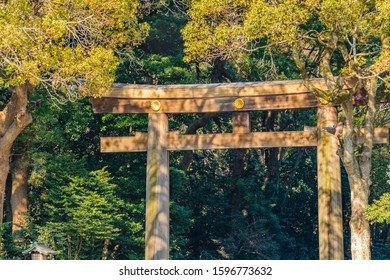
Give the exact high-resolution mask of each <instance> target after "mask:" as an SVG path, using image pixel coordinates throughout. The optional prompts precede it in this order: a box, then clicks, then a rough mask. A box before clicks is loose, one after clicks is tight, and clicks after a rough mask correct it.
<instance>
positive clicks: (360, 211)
mask: <svg viewBox="0 0 390 280" xmlns="http://www.w3.org/2000/svg"><path fill="white" fill-rule="evenodd" d="M376 79H377V78H371V79H368V80H367V81H366V82H365V85H364V87H365V90H366V92H367V100H368V102H367V112H366V116H365V118H364V144H363V147H362V150H361V153H360V156H359V161H358V159H357V158H356V157H355V144H354V141H353V139H354V130H353V108H352V101H351V100H347V101H345V102H344V103H343V104H342V107H343V111H344V113H345V121H344V127H343V135H342V149H343V151H342V159H343V163H344V166H345V169H346V171H347V174H348V180H349V185H350V188H351V212H352V213H351V221H350V228H351V253H352V259H353V260H369V259H371V251H370V245H371V233H370V225H369V223H368V222H367V221H366V219H365V218H364V211H365V208H366V207H367V206H368V197H369V195H370V189H369V188H370V185H371V180H370V174H371V155H372V146H373V135H374V119H375V111H376V108H375V97H376V91H377V80H376Z"/></svg>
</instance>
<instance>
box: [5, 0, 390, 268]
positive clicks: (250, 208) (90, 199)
mask: <svg viewBox="0 0 390 280" xmlns="http://www.w3.org/2000/svg"><path fill="white" fill-rule="evenodd" d="M141 2H142V1H141ZM144 2H145V3H146V2H148V3H149V5H145V7H144V10H143V18H142V21H144V22H147V23H148V24H149V26H150V29H149V35H148V36H147V37H146V39H145V40H144V42H143V43H142V44H141V45H140V46H139V47H137V48H135V49H134V52H133V53H132V55H131V56H128V57H127V58H126V59H122V62H121V64H120V65H119V67H118V69H117V71H116V82H121V83H140V84H179V83H180V84H190V83H211V82H240V81H266V80H283V79H300V74H299V71H298V69H297V68H296V66H295V65H294V63H293V61H292V60H290V59H289V58H288V57H287V56H285V55H284V54H283V52H272V53H271V52H269V50H268V49H266V48H259V49H257V50H255V51H253V52H251V53H250V54H246V55H243V56H242V57H241V58H240V63H237V61H233V60H229V59H227V60H219V59H215V60H213V61H212V62H210V61H189V62H185V60H183V58H184V56H185V53H184V41H183V39H182V33H181V30H182V29H183V28H184V26H185V25H186V23H187V21H188V17H187V14H186V10H187V4H188V1H156V2H153V1H144ZM335 67H337V65H335ZM383 91H384V88H383ZM7 94H8V93H7V91H5V90H3V91H2V92H1V95H0V106H2V105H1V104H2V102H1V101H2V99H4V100H3V101H5V100H6V99H7V98H8V97H9V96H7ZM31 99H32V100H40V104H39V106H36V103H34V104H32V105H31V110H32V114H33V118H34V122H33V124H31V125H30V126H28V127H27V128H26V129H25V131H24V132H23V134H22V135H21V137H19V138H18V140H17V141H16V143H15V144H14V146H13V150H12V164H11V171H10V174H9V179H8V181H7V191H6V204H5V205H6V207H5V219H4V223H3V224H2V225H1V226H0V234H1V236H2V238H1V248H0V249H1V250H0V259H23V256H22V254H21V252H22V251H23V250H24V249H26V248H28V247H29V246H30V245H31V243H32V242H34V241H41V242H45V243H46V244H47V245H48V246H49V247H51V248H53V249H54V250H56V251H57V252H58V254H57V255H56V256H55V259H114V260H116V259H143V257H144V219H145V210H144V209H145V176H146V174H145V172H146V154H145V153H126V154H125V153H123V154H120V153H115V154H102V153H100V152H99V148H100V147H99V137H100V136H126V135H134V133H135V132H136V131H141V132H145V131H147V116H146V115H109V114H107V115H95V114H93V112H92V107H91V104H90V103H89V100H88V98H84V99H80V100H77V101H76V102H68V103H66V104H58V102H55V101H54V100H52V99H50V98H48V97H47V95H46V93H45V90H44V89H39V90H37V91H36V93H35V94H34V96H32V97H31ZM378 110H379V111H378V112H379V114H378V115H377V121H376V124H377V126H381V127H389V125H390V118H389V110H388V107H387V109H386V107H385V106H382V107H381V108H378ZM354 112H355V116H356V121H357V122H359V117H360V116H362V115H363V113H364V106H356V107H354ZM169 124H170V128H169V129H170V130H179V131H181V132H186V133H195V131H198V132H202V133H223V132H231V131H232V124H231V114H228V113H224V114H204V115H201V114H184V115H170V116H169ZM315 124H316V111H315V110H294V111H292V110H283V111H272V112H271V111H264V112H255V113H253V114H251V127H252V130H253V131H283V130H303V126H314V125H315ZM372 163H373V171H372V178H371V179H372V182H373V184H372V187H371V194H370V202H371V203H372V202H373V201H374V200H376V199H379V198H380V197H382V195H383V194H385V193H389V192H390V172H389V170H390V169H389V168H390V145H377V146H375V147H374V151H373V158H372ZM316 164H317V162H316V149H315V148H312V147H308V148H281V149H279V148H275V149H245V150H218V151H217V150H216V151H214V150H207V151H193V152H172V153H170V166H171V169H170V176H171V177H170V178H171V179H170V180H171V188H170V189H171V194H170V195H171V217H170V219H171V229H170V232H171V241H170V242H171V244H170V246H171V248H170V250H171V253H170V256H171V258H172V259H205V260H210V259H318V225H317V218H318V217H317V189H316V187H317V179H316V176H317V175H316V173H317V166H316ZM13 178H19V179H20V184H22V185H23V186H24V187H25V190H26V192H27V195H28V196H27V197H28V214H27V216H26V217H25V219H26V222H25V223H24V224H23V226H22V227H21V228H20V230H19V231H17V233H16V234H15V231H14V232H13V230H12V210H11V208H12V207H11V205H12V203H13V202H12V199H11V197H12V196H11V192H12V184H13V181H14V180H13ZM342 187H343V210H344V211H343V215H344V242H345V255H346V258H351V255H350V244H349V239H350V238H349V234H350V233H349V230H350V229H349V225H348V221H349V217H350V199H349V198H350V193H349V192H350V190H349V184H348V179H347V175H346V173H345V170H344V169H342ZM387 207H388V206H387ZM387 209H388V208H387ZM375 211H380V210H378V209H375V208H374V210H373V211H372V212H371V215H372V218H371V220H372V224H371V234H372V258H373V259H390V238H389V230H390V227H389V224H388V222H389V220H387V221H386V220H377V219H375ZM386 222H387V223H386Z"/></svg>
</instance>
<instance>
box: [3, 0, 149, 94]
mask: <svg viewBox="0 0 390 280" xmlns="http://www.w3.org/2000/svg"><path fill="white" fill-rule="evenodd" d="M138 5H139V4H138V1H136V0H107V1H100V0H63V1H54V0H46V1H28V0H9V1H7V2H6V4H4V5H2V6H1V8H0V77H1V79H2V80H1V81H2V82H1V83H0V86H5V87H8V86H13V85H18V84H24V83H26V82H28V83H30V84H32V85H34V86H37V85H41V86H44V87H46V88H47V89H48V90H50V91H51V93H58V92H62V93H65V95H71V94H73V93H74V94H79V93H80V92H81V93H83V94H91V95H101V94H103V93H104V92H105V91H106V90H107V88H108V87H109V86H110V84H111V83H112V82H113V80H114V73H115V68H116V67H117V65H118V59H117V58H116V57H115V51H116V50H119V49H120V51H121V52H122V53H123V52H128V51H131V49H132V48H133V47H134V46H135V45H137V44H140V43H141V42H142V40H143V38H144V37H145V36H146V33H147V31H148V27H147V25H145V24H139V23H138V19H137V13H138ZM72 92H73V93H72ZM76 92H77V93H76Z"/></svg>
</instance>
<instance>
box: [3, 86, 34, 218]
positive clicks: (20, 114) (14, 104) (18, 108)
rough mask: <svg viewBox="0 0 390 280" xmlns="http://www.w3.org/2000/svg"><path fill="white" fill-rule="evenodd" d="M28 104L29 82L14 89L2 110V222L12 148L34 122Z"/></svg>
mask: <svg viewBox="0 0 390 280" xmlns="http://www.w3.org/2000/svg"><path fill="white" fill-rule="evenodd" d="M27 105H28V94H27V84H24V85H21V86H17V87H15V88H14V89H13V92H12V96H11V98H10V101H9V102H8V104H7V106H6V107H5V108H4V109H3V110H2V111H1V112H0V224H2V223H3V218H4V217H3V216H4V198H5V185H6V180H7V176H8V173H9V168H10V163H9V159H10V155H11V148H12V145H13V143H14V141H15V140H16V138H17V137H18V136H19V134H20V133H21V132H22V131H23V129H24V128H25V127H26V126H27V125H29V124H30V123H31V122H32V116H31V114H30V113H28V111H27Z"/></svg>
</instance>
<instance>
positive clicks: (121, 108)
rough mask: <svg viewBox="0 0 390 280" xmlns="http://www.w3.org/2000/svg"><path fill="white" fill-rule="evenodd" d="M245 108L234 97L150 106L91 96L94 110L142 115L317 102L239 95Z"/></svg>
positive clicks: (300, 96)
mask: <svg viewBox="0 0 390 280" xmlns="http://www.w3.org/2000/svg"><path fill="white" fill-rule="evenodd" d="M241 98H242V99H243V100H244V102H245V105H244V108H242V109H236V108H235V107H234V105H233V103H234V101H235V100H236V97H218V98H196V99H159V102H160V104H161V109H160V110H159V111H158V112H154V111H153V110H152V109H151V103H152V101H153V99H125V98H106V97H105V98H92V99H91V103H92V105H93V111H94V113H113V114H141V113H175V114H181V113H207V112H240V111H259V110H282V109H301V108H314V107H317V106H318V105H319V102H318V100H317V97H316V96H315V95H314V94H311V93H294V94H285V95H282V94H278V95H264V96H250V97H241Z"/></svg>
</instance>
